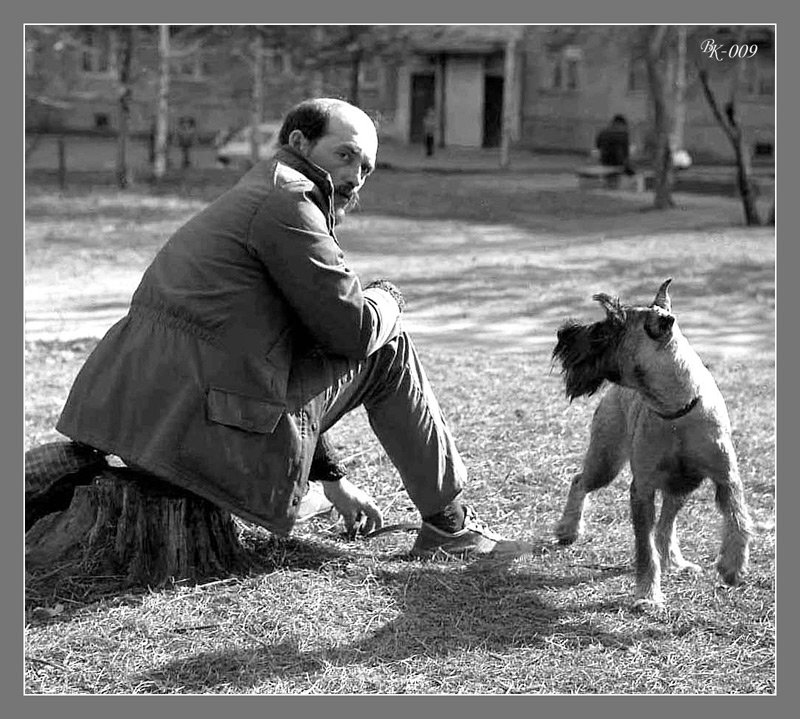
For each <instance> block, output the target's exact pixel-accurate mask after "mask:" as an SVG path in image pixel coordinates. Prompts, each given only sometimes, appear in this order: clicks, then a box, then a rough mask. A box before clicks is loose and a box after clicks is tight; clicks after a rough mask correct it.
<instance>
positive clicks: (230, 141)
mask: <svg viewBox="0 0 800 719" xmlns="http://www.w3.org/2000/svg"><path fill="white" fill-rule="evenodd" d="M252 129H253V128H252V126H251V125H247V126H246V127H243V128H242V129H240V130H238V131H236V132H234V133H233V134H232V135H230V136H229V137H228V138H227V139H225V140H223V141H222V142H221V143H220V144H219V146H218V147H217V162H219V163H220V164H221V165H224V166H225V167H249V166H250V165H251V164H252V157H251V154H250V134H251V132H252ZM280 129H281V123H280V122H262V123H261V124H260V125H259V126H258V133H259V135H260V136H261V137H260V139H261V145H260V147H259V150H258V156H259V159H262V160H263V159H264V158H265V157H271V156H272V155H273V154H275V151H276V150H277V149H278V132H279V131H280Z"/></svg>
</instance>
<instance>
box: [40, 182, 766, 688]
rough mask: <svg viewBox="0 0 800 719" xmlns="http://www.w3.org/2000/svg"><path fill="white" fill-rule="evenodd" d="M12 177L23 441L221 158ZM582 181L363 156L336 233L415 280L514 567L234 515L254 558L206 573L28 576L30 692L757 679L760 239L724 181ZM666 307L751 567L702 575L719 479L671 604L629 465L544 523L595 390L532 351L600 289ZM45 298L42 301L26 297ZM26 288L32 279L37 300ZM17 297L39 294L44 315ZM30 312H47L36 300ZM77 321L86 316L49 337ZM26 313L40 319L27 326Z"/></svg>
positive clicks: (435, 359) (386, 484)
mask: <svg viewBox="0 0 800 719" xmlns="http://www.w3.org/2000/svg"><path fill="white" fill-rule="evenodd" d="M41 179H42V178H38V179H36V178H35V181H31V182H29V184H28V198H27V208H26V209H27V222H26V231H27V236H26V314H27V313H28V312H29V311H30V313H31V317H34V315H36V317H39V318H40V319H41V323H40V325H41V328H40V329H41V332H40V333H39V334H38V335H37V336H36V338H35V339H30V340H29V341H26V345H25V357H26V402H25V430H26V448H27V447H30V446H33V445H36V444H38V443H41V442H44V441H49V440H52V439H56V438H57V435H56V433H55V431H54V430H53V425H54V422H55V419H56V418H57V416H58V412H59V411H60V408H61V405H62V403H63V401H64V399H65V397H66V393H67V391H68V389H69V386H70V383H71V381H72V378H73V377H74V375H75V373H76V372H77V370H78V368H79V367H80V365H81V363H82V362H83V360H84V359H85V357H86V356H87V354H88V353H89V352H90V351H91V349H92V347H93V346H94V343H95V342H96V336H97V335H96V334H94V333H91V332H89V329H91V328H93V327H97V326H101V325H102V324H103V323H104V322H107V323H108V324H110V322H112V321H113V319H114V317H115V316H117V315H119V314H122V313H124V311H125V302H126V301H127V297H129V289H128V288H129V287H130V286H131V283H132V286H135V282H136V279H137V278H138V275H139V274H140V273H141V271H142V269H143V268H144V267H145V266H146V264H147V262H148V261H149V260H150V258H151V257H152V256H153V254H154V253H155V251H156V250H157V249H158V247H159V245H160V243H161V242H163V240H164V239H165V238H166V236H167V235H168V233H169V231H170V230H171V229H172V228H174V227H176V226H177V225H178V224H179V223H180V222H182V221H184V220H185V219H186V218H188V217H189V216H190V215H191V214H192V213H194V212H195V211H196V210H197V209H198V208H199V207H202V206H203V203H204V202H205V201H207V200H208V199H210V198H211V197H213V196H214V195H215V194H217V193H218V192H220V191H221V190H222V189H224V188H225V187H226V186H229V185H230V184H231V182H232V181H233V176H232V175H230V174H229V173H225V172H212V171H197V173H195V174H194V175H192V176H190V177H189V178H188V179H187V180H185V181H182V180H180V179H175V180H174V181H173V182H172V183H168V184H167V186H166V187H163V188H161V190H160V191H158V192H154V191H151V190H150V189H149V188H147V187H140V188H137V189H135V190H134V191H132V192H130V193H128V194H124V195H123V194H119V193H117V192H115V191H113V190H109V189H107V188H103V187H100V186H94V187H93V186H91V184H90V181H91V179H92V178H87V181H86V184H83V185H76V186H75V187H72V188H71V189H70V190H69V191H68V192H66V193H64V194H60V193H58V192H57V190H56V189H55V188H53V187H52V182H51V181H47V180H46V178H44V180H43V181H41V182H40V181H39V180H41ZM678 201H679V203H678V205H679V206H678V207H676V208H675V209H674V210H671V211H669V212H665V213H656V212H649V211H647V205H648V202H649V196H635V195H626V194H622V193H620V194H612V193H580V192H578V191H577V190H574V189H570V188H554V187H550V186H548V185H547V184H546V183H543V182H542V181H541V180H539V179H536V178H533V177H525V176H515V175H510V174H507V175H497V176H486V175H482V176H477V175H476V176H471V175H459V176H442V175H425V174H420V173H411V172H407V173H392V172H383V173H381V172H378V173H376V176H375V178H374V179H372V180H370V183H369V184H368V186H367V188H366V190H365V192H364V196H363V206H362V209H361V211H360V212H358V213H356V214H354V215H353V216H352V217H350V218H348V219H347V221H346V223H345V224H343V226H342V227H341V229H340V230H339V231H338V236H339V239H340V242H341V243H342V245H343V247H344V249H345V252H346V254H347V257H348V261H349V262H350V264H351V266H352V267H353V269H355V270H356V271H358V272H359V273H360V274H361V275H362V276H363V277H364V278H371V277H375V276H387V277H390V278H391V279H393V280H394V281H396V282H397V284H398V285H399V286H400V287H401V288H402V289H403V290H404V292H405V293H406V296H407V299H408V302H409V308H408V312H407V326H408V328H409V329H410V331H412V332H413V334H414V335H415V337H416V338H417V344H418V347H419V349H420V353H421V355H422V357H423V360H424V361H425V362H426V367H427V369H428V373H429V375H430V378H431V381H432V383H433V385H434V387H435V389H436V391H437V394H438V396H439V399H440V402H441V404H442V406H443V409H444V411H445V413H446V415H447V417H448V422H449V424H450V425H451V428H452V430H453V432H454V433H455V436H456V438H457V440H458V443H459V446H460V448H461V450H462V453H463V455H464V458H465V461H466V463H467V466H468V467H469V469H470V484H469V487H468V490H467V491H468V496H469V498H470V501H472V502H473V503H474V504H475V505H476V506H477V508H478V510H479V513H480V515H481V517H482V518H483V519H485V520H486V521H487V522H488V523H489V524H490V525H491V526H493V528H495V529H497V530H500V531H502V532H503V533H507V534H509V535H513V536H519V537H521V538H525V539H528V540H531V541H533V542H534V543H535V545H536V547H537V552H536V554H535V556H533V557H531V558H526V559H521V560H516V561H514V562H512V563H510V564H504V565H499V564H495V563H483V562H477V563H464V562H459V561H451V562H436V563H430V562H418V561H412V560H410V559H408V557H407V556H406V552H407V550H408V549H409V548H410V546H411V543H412V541H413V535H410V534H403V533H398V534H389V535H384V536H381V537H379V538H377V539H375V540H372V541H363V540H361V541H356V542H354V543H350V542H347V541H345V540H344V539H342V537H341V536H340V527H338V526H331V525H330V522H328V521H326V520H324V519H319V520H314V521H313V522H312V523H309V524H307V525H302V526H300V527H298V529H297V530H296V531H295V533H294V534H293V535H292V536H291V537H290V538H289V539H285V540H278V539H276V538H274V537H272V536H271V535H269V533H267V532H266V531H264V530H262V529H259V528H257V527H254V526H252V525H249V524H247V523H244V522H241V523H240V527H241V534H242V541H243V543H244V544H245V545H246V546H247V547H248V548H249V549H250V550H251V552H252V555H253V558H254V566H253V569H252V571H250V572H249V573H247V574H243V575H237V576H232V577H218V578H215V577H209V578H208V580H207V581H205V582H203V583H201V584H199V585H194V586H193V585H188V584H184V583H174V584H172V585H170V586H167V587H163V588H152V589H148V588H136V587H133V588H131V587H128V588H125V587H121V586H120V585H119V582H118V581H117V579H116V578H114V577H90V576H87V577H74V576H73V577H69V578H65V577H62V576H60V574H59V572H58V567H54V568H51V569H50V570H49V571H48V572H43V573H39V574H38V575H35V576H29V577H28V578H27V579H28V581H27V591H26V630H25V635H26V647H25V656H26V670H25V677H26V679H25V688H26V691H27V692H29V693H48V694H49V693H91V694H99V693H112V694H117V693H133V694H180V693H221V694H228V693H231V694H249V693H264V694H273V693H286V694H295V693H311V694H318V693H330V694H348V693H353V694H360V693H379V694H395V693H418V694H430V693H443V694H450V693H481V694H483V693H485V694H505V693H566V694H570V693H613V694H636V693H666V694H720V693H731V694H740V693H743V694H744V693H754V694H765V693H772V692H774V691H775V662H774V651H775V595H774V591H775V522H774V509H775V507H774V493H775V456H774V450H775V382H774V379H775V358H774V349H775V346H774V313H775V303H774V296H775V287H774V265H775V255H774V241H773V235H772V230H771V229H766V228H764V229H753V230H747V229H744V228H741V227H739V226H738V225H739V224H740V221H741V220H740V218H741V208H740V207H739V205H738V203H737V202H736V201H735V200H730V199H724V198H713V197H699V196H689V195H685V196H683V195H682V196H679V197H678ZM667 276H672V277H674V283H673V287H672V289H671V291H672V297H673V308H674V310H675V312H676V314H677V316H678V319H679V322H680V324H681V327H682V329H683V332H684V334H685V335H686V336H687V337H688V338H689V339H690V341H692V342H693V343H694V345H695V347H696V348H697V349H698V351H699V352H700V355H701V357H702V358H703V359H704V360H705V361H706V362H707V363H708V364H709V365H710V366H711V368H712V371H713V372H714V374H715V377H716V379H717V382H718V384H719V385H720V388H721V390H722V392H723V394H724V395H725V397H726V399H727V402H728V409H729V412H730V414H731V420H732V423H733V427H734V443H735V445H736V449H737V452H738V457H739V463H740V469H741V472H742V477H743V480H744V483H745V487H746V492H747V497H748V502H749V504H750V508H751V511H752V514H753V517H754V520H755V522H756V536H755V539H754V542H753V546H752V551H751V571H750V575H749V577H748V581H747V583H746V584H745V585H743V586H742V587H739V588H735V589H731V588H728V587H725V586H723V585H721V584H720V582H719V580H718V578H717V577H716V576H715V573H714V570H713V565H714V560H715V555H716V552H717V549H718V533H719V528H720V522H719V519H718V515H717V513H716V510H715V507H714V502H713V491H712V488H711V486H710V484H708V483H706V484H704V485H703V486H702V487H701V488H700V489H699V490H698V491H697V492H696V493H695V494H694V495H692V498H691V499H690V501H689V502H688V504H687V506H686V508H685V509H684V510H683V512H682V514H681V516H680V517H679V520H678V525H679V533H680V536H681V537H682V546H683V550H684V554H685V556H686V557H687V558H689V559H691V560H694V561H696V562H698V563H699V564H700V565H702V567H703V573H702V574H700V575H699V576H675V575H667V576H666V577H665V578H664V581H663V588H664V592H665V595H666V599H667V607H666V610H665V611H663V612H633V611H631V610H630V609H629V605H630V601H631V598H632V591H633V582H632V573H631V561H630V560H631V552H632V546H633V539H632V533H631V530H630V524H629V520H628V488H627V485H628V481H629V479H630V477H629V474H628V473H627V470H626V472H625V473H624V474H623V475H622V476H621V477H620V478H619V479H618V480H617V481H616V482H615V483H614V484H612V485H611V486H610V487H609V488H607V489H606V490H604V491H602V492H600V493H597V494H595V495H594V497H593V501H592V503H591V505H590V508H589V510H588V513H587V528H586V533H585V535H584V536H583V537H582V538H581V539H580V540H579V541H578V542H577V543H576V544H575V545H573V546H571V547H569V548H559V547H557V546H555V545H554V544H553V542H552V527H553V525H554V523H555V521H556V520H557V518H558V516H559V513H560V509H561V504H562V502H563V499H564V497H565V495H566V489H567V486H568V484H569V481H570V479H571V476H572V474H573V473H574V472H575V471H576V470H577V468H578V466H579V463H580V460H581V456H582V451H583V449H584V447H585V442H586V438H587V433H588V427H589V421H590V418H591V414H592V411H593V409H594V407H595V406H596V402H597V400H596V399H592V400H580V401H576V402H574V403H573V404H572V405H570V404H569V403H568V402H567V400H566V399H565V398H564V393H563V389H562V386H561V381H560V377H559V376H558V374H557V373H556V372H555V371H554V370H551V365H550V352H551V350H552V346H553V343H554V339H555V330H556V328H557V327H558V325H559V324H560V322H561V321H562V320H563V319H564V318H566V317H567V316H575V317H579V318H581V319H586V320H591V319H594V318H599V316H600V315H599V312H600V311H599V308H598V307H597V305H595V304H594V303H592V302H591V299H590V298H591V295H592V294H593V293H594V292H598V291H605V292H609V293H611V294H619V295H620V296H621V297H622V298H623V299H625V300H631V301H637V302H649V301H650V300H652V297H653V294H654V293H655V290H656V288H657V287H658V284H659V283H660V282H661V281H662V280H663V279H664V278H665V277H667ZM56 299H58V302H59V303H60V304H59V306H58V308H57V309H58V312H59V313H60V314H54V315H47V314H46V313H45V312H44V311H43V310H42V311H41V312H40V311H39V308H41V307H44V306H45V305H46V304H47V302H50V301H55V300H56ZM37 303H40V304H38V305H37ZM36 312H39V314H38V315H37V314H36ZM48 323H49V324H48ZM65 323H66V324H68V323H74V324H76V325H79V326H80V327H82V328H83V327H85V328H87V330H86V332H87V334H85V335H83V336H80V332H79V333H78V336H75V333H73V334H72V336H68V335H64V336H60V335H59V332H58V331H53V332H52V333H51V335H48V327H51V328H55V329H59V330H60V328H62V327H63V325H64V324H65ZM32 324H33V323H32V322H31V325H32ZM333 437H334V440H335V443H336V444H337V445H339V446H340V448H341V450H342V452H343V453H344V454H345V455H346V456H347V457H348V458H349V460H348V469H349V471H350V473H351V478H352V479H353V481H355V482H356V483H357V484H360V485H361V486H363V487H365V488H367V489H369V490H370V491H371V492H372V493H373V494H374V496H375V497H376V498H378V499H379V502H380V504H381V506H382V507H383V509H384V511H385V519H386V521H387V523H392V522H396V521H401V520H405V519H409V518H416V515H415V514H414V512H413V507H412V506H411V503H410V502H409V500H408V498H407V496H406V495H405V493H404V492H403V491H402V487H401V485H400V482H399V479H398V477H397V474H396V472H395V471H394V469H393V468H392V466H391V465H390V464H389V462H388V460H387V459H386V458H385V456H384V455H383V453H382V452H381V450H380V447H379V446H378V444H377V442H376V441H375V440H374V438H373V437H372V435H371V434H370V432H369V430H368V425H367V423H366V417H365V415H364V414H363V413H360V412H359V413H355V414H354V415H352V416H350V417H348V418H346V419H345V420H343V422H342V423H340V425H338V426H337V427H336V428H335V429H334V431H333Z"/></svg>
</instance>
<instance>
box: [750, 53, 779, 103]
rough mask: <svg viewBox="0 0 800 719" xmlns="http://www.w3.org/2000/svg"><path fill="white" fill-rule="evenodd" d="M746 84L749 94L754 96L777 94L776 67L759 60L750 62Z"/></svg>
mask: <svg viewBox="0 0 800 719" xmlns="http://www.w3.org/2000/svg"><path fill="white" fill-rule="evenodd" d="M744 86H745V90H746V92H747V94H748V95H751V96H753V97H772V96H773V95H774V94H775V67H774V66H773V65H769V66H767V65H764V64H761V63H758V62H751V63H748V65H747V67H746V69H745V82H744Z"/></svg>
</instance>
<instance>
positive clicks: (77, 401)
mask: <svg viewBox="0 0 800 719" xmlns="http://www.w3.org/2000/svg"><path fill="white" fill-rule="evenodd" d="M279 142H280V145H281V147H280V149H279V150H278V152H277V154H276V155H275V157H274V158H272V159H271V160H264V161H261V162H259V163H257V164H256V165H255V166H254V167H253V169H252V170H250V171H249V172H248V173H247V174H246V175H245V176H244V177H243V178H242V179H241V180H240V181H239V182H238V184H237V185H236V186H235V187H233V188H232V189H231V190H229V191H228V192H226V193H225V194H223V195H222V196H221V197H219V198H218V199H217V200H215V201H214V202H213V203H211V205H209V206H208V207H207V208H205V209H204V210H203V211H201V212H200V213H199V214H197V215H196V216H195V217H193V218H192V219H190V220H189V221H188V222H187V223H186V224H185V225H183V226H182V227H181V228H179V229H178V230H177V231H176V232H175V233H174V235H173V236H172V237H171V238H170V239H169V240H168V241H167V242H166V244H165V245H164V246H163V247H162V249H161V250H160V251H159V253H158V254H157V256H156V257H155V259H154V260H153V262H152V263H151V264H150V266H149V267H148V268H147V270H146V271H145V273H144V276H143V277H142V280H141V282H140V284H139V286H138V288H137V289H136V291H135V293H134V295H133V297H132V300H131V304H130V308H129V311H128V313H127V315H126V316H125V317H124V318H123V319H121V320H120V321H119V322H118V323H117V324H115V325H114V326H113V327H112V328H111V329H110V330H109V331H108V333H107V334H106V335H105V337H104V338H103V339H102V340H101V341H100V342H99V344H98V345H97V347H96V349H95V350H94V351H93V352H92V354H91V355H90V356H89V358H88V359H87V361H86V363H85V364H84V366H83V367H82V369H81V371H80V372H79V374H78V376H77V378H76V380H75V383H74V385H73V387H72V389H71V391H70V394H69V398H68V400H67V402H66V406H65V407H64V410H63V412H62V414H61V417H60V419H59V422H58V425H57V429H58V430H59V431H60V432H62V433H63V434H65V435H66V436H68V437H70V438H72V439H73V440H74V441H76V442H79V443H81V444H83V445H88V446H90V447H93V448H96V449H97V450H100V452H102V453H106V454H113V455H116V456H118V457H120V458H121V459H122V460H123V461H124V462H125V463H126V464H128V465H129V466H131V467H134V468H136V469H140V470H143V471H145V472H148V473H151V474H154V475H157V476H159V477H161V478H163V479H165V480H166V481H168V482H170V483H172V484H174V485H177V486H179V487H182V488H184V489H186V490H189V491H191V492H193V493H195V494H197V495H199V496H201V497H204V498H206V499H208V500H209V501H211V502H212V503H214V504H216V505H218V506H220V507H222V508H223V509H226V510H228V511H230V512H232V513H234V514H237V515H239V516H241V517H243V518H245V519H248V520H250V521H252V522H255V523H257V524H260V525H263V526H265V527H267V528H269V529H270V530H272V531H274V532H276V533H279V534H284V533H287V532H289V531H290V530H291V528H292V526H293V525H294V523H295V521H296V520H297V516H298V512H299V510H300V507H301V503H302V500H303V497H304V495H305V494H306V492H307V489H308V479H309V476H311V478H312V479H315V480H321V481H322V486H323V490H324V494H325V496H326V497H327V498H328V499H329V500H330V502H331V503H332V504H333V505H334V506H335V507H336V509H337V510H338V511H339V513H340V514H341V516H342V517H343V519H344V522H345V525H346V527H347V529H348V530H349V531H350V532H351V533H352V532H356V531H359V532H361V533H363V534H367V533H369V532H371V531H373V530H375V529H378V528H380V527H381V526H382V523H383V518H382V515H381V511H380V509H379V507H378V506H377V505H376V503H375V501H374V499H373V498H372V497H371V496H370V495H369V494H368V493H367V492H365V491H363V490H361V489H359V488H358V487H356V486H355V485H354V484H352V483H351V482H350V481H349V480H348V479H347V478H346V477H344V476H343V472H342V471H341V470H340V468H339V467H338V465H337V464H336V462H335V460H334V459H333V457H332V456H330V450H329V448H328V447H327V445H325V444H324V443H320V438H321V436H322V435H323V433H324V432H325V431H326V430H328V429H329V428H330V427H331V426H333V425H334V424H335V423H336V422H337V421H338V420H339V419H341V417H342V416H344V415H345V414H346V413H348V412H350V411H351V410H353V409H355V408H356V407H358V406H360V405H364V407H365V408H366V411H367V415H368V417H369V422H370V425H371V427H372V429H373V431H374V432H375V434H376V436H377V437H378V440H379V441H380V443H381V445H382V446H383V448H384V449H385V451H386V452H387V454H388V456H389V458H390V459H391V461H392V462H393V464H394V466H395V467H396V468H397V470H398V472H399V474H400V477H401V479H402V481H403V484H404V486H405V489H406V490H407V492H408V494H409V496H410V497H411V500H412V501H413V502H414V504H415V506H416V507H417V508H418V510H419V512H420V514H421V515H422V519H423V523H422V527H421V529H420V532H419V535H418V537H417V540H416V542H415V544H414V547H413V549H412V553H413V554H414V555H416V556H430V555H432V554H434V553H436V552H437V550H442V551H444V552H446V553H449V554H456V555H466V554H493V555H510V554H513V555H518V554H521V553H524V552H527V551H529V550H530V547H529V545H526V544H525V543H522V542H515V541H511V540H505V539H503V538H502V537H500V536H498V535H497V534H495V533H494V532H492V531H490V530H489V529H487V528H486V527H485V526H483V524H481V523H480V522H479V521H478V519H477V517H476V515H475V512H474V510H473V509H472V508H471V507H469V506H468V505H466V504H464V503H463V502H462V499H461V495H462V488H463V486H464V483H465V480H466V469H465V467H464V464H463V463H462V460H461V457H460V456H459V453H458V451H457V449H456V446H455V443H454V441H453V437H452V436H451V434H450V431H449V429H448V427H447V424H446V423H445V420H444V417H443V416H442V412H441V410H440V408H439V405H438V403H437V401H436V398H435V396H434V394H433V391H432V389H431V387H430V385H429V383H428V380H427V378H426V376H425V372H424V371H423V368H422V365H421V363H420V360H419V357H418V356H417V352H416V349H415V348H414V345H413V343H412V341H411V338H410V337H409V336H408V334H407V333H406V332H405V331H403V329H402V326H401V322H400V317H401V314H402V312H403V309H404V306H405V302H404V299H403V296H402V294H401V293H400V291H399V290H398V289H397V287H395V285H394V284H393V283H391V282H389V281H387V280H377V281H374V282H371V283H370V284H368V285H366V286H362V284H361V282H360V280H359V278H358V277H357V276H356V275H355V274H354V273H353V271H352V270H351V269H350V268H349V267H348V266H347V264H346V263H345V258H344V254H343V252H342V249H341V247H340V246H339V243H338V241H337V238H336V234H335V225H336V219H337V217H341V216H342V215H343V214H344V213H345V212H346V211H347V210H348V209H350V208H351V207H352V206H353V205H354V204H355V203H356V202H357V200H358V191H359V190H360V189H361V187H362V186H363V184H364V182H365V180H366V178H367V177H368V176H369V175H370V174H371V173H372V171H373V169H374V168H375V162H376V154H377V149H378V139H377V133H376V131H375V126H374V124H373V122H372V121H371V120H370V118H369V117H368V116H367V115H366V114H365V113H364V112H362V111H361V110H360V109H358V108H356V107H354V106H353V105H350V104H348V103H346V102H344V101H341V100H334V99H327V98H321V99H315V100H308V101H305V102H302V103H300V104H299V105H297V106H296V107H295V108H293V109H292V110H291V111H290V112H289V113H288V115H287V116H286V118H285V120H284V122H283V125H282V128H281V130H280V133H279ZM312 464H314V467H315V468H314V470H313V471H312Z"/></svg>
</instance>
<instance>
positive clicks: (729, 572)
mask: <svg viewBox="0 0 800 719" xmlns="http://www.w3.org/2000/svg"><path fill="white" fill-rule="evenodd" d="M717 571H718V572H719V576H720V577H721V578H722V581H723V582H725V584H727V585H728V586H729V587H736V586H738V585H739V584H741V583H742V582H743V581H744V575H745V572H744V570H743V569H739V568H737V567H728V566H724V565H723V564H722V563H719V564H717Z"/></svg>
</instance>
